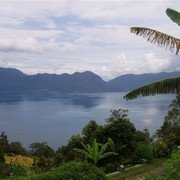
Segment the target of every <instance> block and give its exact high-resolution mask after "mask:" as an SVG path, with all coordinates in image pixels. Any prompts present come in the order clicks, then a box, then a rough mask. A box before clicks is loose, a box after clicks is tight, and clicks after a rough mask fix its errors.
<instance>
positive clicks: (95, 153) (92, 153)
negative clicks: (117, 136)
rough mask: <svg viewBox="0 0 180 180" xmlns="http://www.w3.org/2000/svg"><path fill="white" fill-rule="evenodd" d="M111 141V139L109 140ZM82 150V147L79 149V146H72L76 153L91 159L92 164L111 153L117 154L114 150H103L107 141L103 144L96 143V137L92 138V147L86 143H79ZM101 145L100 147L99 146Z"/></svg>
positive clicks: (107, 143) (107, 144)
mask: <svg viewBox="0 0 180 180" xmlns="http://www.w3.org/2000/svg"><path fill="white" fill-rule="evenodd" d="M111 143H112V140H111ZM81 144H82V146H83V148H84V150H83V149H79V148H74V150H75V151H77V152H78V153H80V154H82V155H84V156H85V157H87V158H88V159H91V160H93V162H94V164H95V165H97V163H98V162H99V160H101V159H103V158H105V157H108V156H111V155H118V154H117V153H115V152H105V151H106V149H107V147H108V146H109V142H106V143H105V144H104V145H102V144H100V143H98V142H97V141H96V139H94V140H93V144H92V147H91V146H90V145H89V144H87V145H85V144H83V143H81ZM99 147H101V148H99Z"/></svg>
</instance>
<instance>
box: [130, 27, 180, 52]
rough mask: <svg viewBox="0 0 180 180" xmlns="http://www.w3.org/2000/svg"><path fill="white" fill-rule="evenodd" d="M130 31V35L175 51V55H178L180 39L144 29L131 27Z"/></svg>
mask: <svg viewBox="0 0 180 180" xmlns="http://www.w3.org/2000/svg"><path fill="white" fill-rule="evenodd" d="M130 31H131V33H134V34H136V35H139V36H142V37H144V38H147V41H150V42H151V43H154V44H158V45H160V46H164V47H166V48H169V49H170V50H171V51H174V50H175V53H176V54H178V53H179V50H180V39H178V38H175V37H173V36H170V35H168V34H165V33H162V32H159V31H156V30H153V29H149V28H144V27H131V28H130Z"/></svg>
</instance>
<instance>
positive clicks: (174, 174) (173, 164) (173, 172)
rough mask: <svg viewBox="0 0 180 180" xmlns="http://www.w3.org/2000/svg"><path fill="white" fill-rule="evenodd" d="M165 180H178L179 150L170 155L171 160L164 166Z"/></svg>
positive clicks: (179, 167) (179, 176)
mask: <svg viewBox="0 0 180 180" xmlns="http://www.w3.org/2000/svg"><path fill="white" fill-rule="evenodd" d="M164 168H165V177H166V178H167V179H180V150H177V151H175V152H174V153H173V154H172V158H171V159H170V160H169V161H168V162H167V163H166V164H165V165H164Z"/></svg>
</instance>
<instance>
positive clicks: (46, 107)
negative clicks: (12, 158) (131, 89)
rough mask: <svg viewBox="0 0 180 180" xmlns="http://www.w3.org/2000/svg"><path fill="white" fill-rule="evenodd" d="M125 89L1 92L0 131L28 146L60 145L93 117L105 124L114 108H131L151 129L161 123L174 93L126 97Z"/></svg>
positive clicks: (135, 119)
mask: <svg viewBox="0 0 180 180" xmlns="http://www.w3.org/2000/svg"><path fill="white" fill-rule="evenodd" d="M123 96H124V93H90V94H89V93H87V94H86V93H84V94H78V93H69V94H62V93H57V92H53V93H52V92H51V93H48V92H43V93H42V92H33V93H28V94H21V93H1V94H0V132H2V131H5V132H6V133H7V134H8V137H9V138H10V140H13V141H14V140H19V141H21V142H22V143H23V145H25V146H26V147H27V146H28V145H29V144H30V143H32V142H35V141H39V142H40V141H46V142H48V144H49V145H51V146H52V147H54V148H57V147H59V146H61V145H63V144H66V143H67V140H68V139H69V138H70V136H71V135H73V134H78V133H81V130H82V128H83V126H84V125H85V124H87V122H88V121H89V120H91V119H94V120H96V121H97V122H98V123H99V124H104V123H105V119H106V118H108V117H109V115H110V110H111V109H119V108H122V109H128V110H129V113H128V117H129V119H130V121H131V122H132V123H133V124H134V125H135V127H136V128H137V129H140V130H142V129H144V128H145V127H147V128H148V129H149V130H150V131H151V132H152V133H153V132H155V131H156V129H158V128H159V127H160V126H161V125H162V121H163V118H164V116H165V114H166V112H167V109H168V106H169V104H170V102H171V100H172V99H173V98H174V95H165V96H153V97H145V98H138V99H135V100H132V101H125V100H124V99H123Z"/></svg>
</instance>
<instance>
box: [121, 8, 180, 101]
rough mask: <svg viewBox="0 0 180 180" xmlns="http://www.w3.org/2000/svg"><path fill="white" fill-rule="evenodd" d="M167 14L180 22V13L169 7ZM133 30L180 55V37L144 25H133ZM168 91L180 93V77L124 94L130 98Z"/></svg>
mask: <svg viewBox="0 0 180 180" xmlns="http://www.w3.org/2000/svg"><path fill="white" fill-rule="evenodd" d="M166 14H167V15H168V16H169V18H170V19H171V20H172V21H173V22H175V23H177V24H178V25H179V24H180V23H179V22H180V13H179V12H177V11H175V10H173V9H169V8H168V9H167V10H166ZM130 30H131V32H132V33H134V34H136V35H139V36H142V37H144V38H147V40H148V41H150V42H151V43H154V44H158V45H160V46H164V47H166V48H167V47H169V48H170V50H172V51H173V50H175V51H176V54H177V55H178V53H179V50H180V39H178V38H175V37H172V36H170V35H167V34H165V33H162V32H159V31H156V30H153V29H149V28H144V27H131V29H130ZM167 93H176V94H180V77H174V78H169V79H164V80H161V81H157V82H154V83H151V84H148V85H145V86H143V87H140V88H138V89H135V90H133V91H131V92H129V93H128V94H126V95H125V96H124V98H125V99H127V100H130V99H134V98H137V97H138V96H140V95H141V96H149V95H156V94H167Z"/></svg>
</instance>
